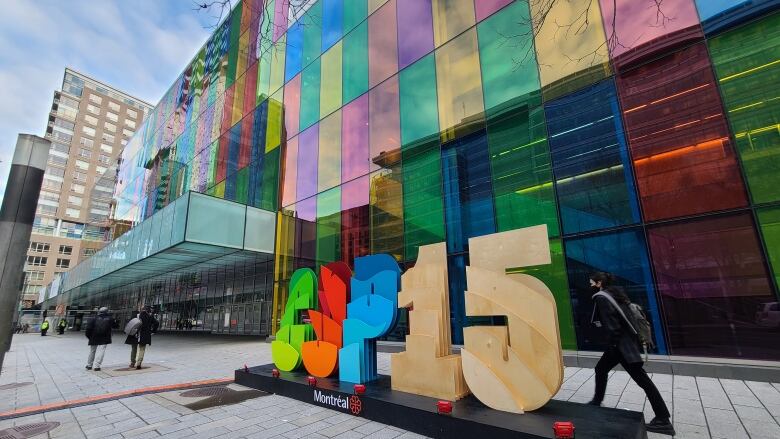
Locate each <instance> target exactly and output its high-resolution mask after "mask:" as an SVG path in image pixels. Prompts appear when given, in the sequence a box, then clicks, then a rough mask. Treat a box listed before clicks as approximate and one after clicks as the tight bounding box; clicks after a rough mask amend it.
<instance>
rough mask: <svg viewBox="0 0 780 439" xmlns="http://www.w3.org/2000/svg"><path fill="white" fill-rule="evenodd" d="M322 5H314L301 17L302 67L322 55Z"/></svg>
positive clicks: (318, 3)
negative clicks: (302, 24)
mask: <svg viewBox="0 0 780 439" xmlns="http://www.w3.org/2000/svg"><path fill="white" fill-rule="evenodd" d="M322 4H323V2H321V1H318V2H316V3H314V4H313V5H312V6H311V7H310V8H309V9H308V10H307V11H306V13H305V14H304V15H303V18H301V21H302V22H303V23H304V26H303V67H306V66H308V65H309V64H311V63H312V62H313V61H314V60H315V59H317V58H319V56H320V54H321V53H322Z"/></svg>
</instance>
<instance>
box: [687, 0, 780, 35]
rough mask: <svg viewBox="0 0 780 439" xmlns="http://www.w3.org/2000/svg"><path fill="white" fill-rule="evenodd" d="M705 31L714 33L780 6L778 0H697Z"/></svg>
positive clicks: (710, 33) (765, 13)
mask: <svg viewBox="0 0 780 439" xmlns="http://www.w3.org/2000/svg"><path fill="white" fill-rule="evenodd" d="M696 8H697V9H698V10H699V18H700V19H701V24H702V28H703V29H704V33H705V34H707V35H712V34H715V33H719V32H721V31H725V30H728V29H731V28H733V27H735V26H738V25H740V24H742V23H744V22H746V21H748V20H750V19H753V18H756V17H759V16H763V15H767V14H769V13H770V12H771V11H772V10H774V9H778V8H780V1H778V0H696Z"/></svg>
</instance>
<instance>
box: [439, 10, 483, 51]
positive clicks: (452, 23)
mask: <svg viewBox="0 0 780 439" xmlns="http://www.w3.org/2000/svg"><path fill="white" fill-rule="evenodd" d="M474 20H475V17H474V2H473V1H472V0H433V37H434V41H435V42H436V47H439V46H441V45H443V44H444V43H446V42H447V41H449V40H451V39H452V38H454V37H455V36H456V35H458V34H460V33H461V32H463V31H464V30H466V29H468V28H470V27H471V26H473V25H474V23H475V21H474Z"/></svg>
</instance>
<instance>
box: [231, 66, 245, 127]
mask: <svg viewBox="0 0 780 439" xmlns="http://www.w3.org/2000/svg"><path fill="white" fill-rule="evenodd" d="M245 85H246V75H241V77H240V78H238V80H236V85H235V89H234V90H233V108H232V111H233V114H232V116H231V118H230V126H231V127H232V126H233V125H235V124H237V123H238V121H240V120H241V118H242V117H243V116H244V115H243V112H244V87H245Z"/></svg>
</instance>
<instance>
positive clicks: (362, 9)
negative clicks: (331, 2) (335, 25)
mask: <svg viewBox="0 0 780 439" xmlns="http://www.w3.org/2000/svg"><path fill="white" fill-rule="evenodd" d="M366 1H367V0H344V8H343V10H344V22H343V25H344V32H343V35H346V34H347V33H349V31H351V30H352V29H354V28H355V26H357V25H358V24H360V23H361V22H362V21H363V20H365V19H366V17H367V16H368V5H367V3H366ZM320 3H321V2H320Z"/></svg>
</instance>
